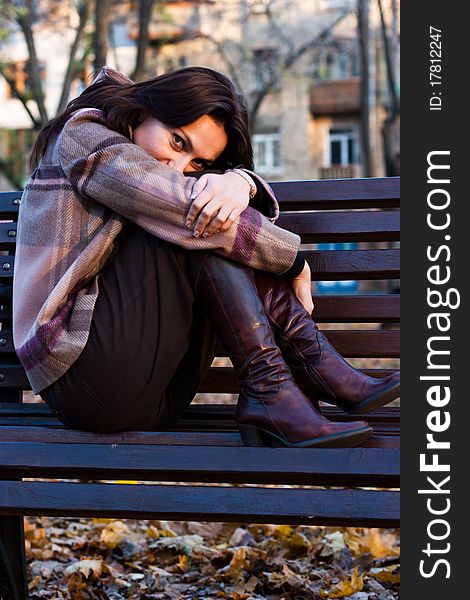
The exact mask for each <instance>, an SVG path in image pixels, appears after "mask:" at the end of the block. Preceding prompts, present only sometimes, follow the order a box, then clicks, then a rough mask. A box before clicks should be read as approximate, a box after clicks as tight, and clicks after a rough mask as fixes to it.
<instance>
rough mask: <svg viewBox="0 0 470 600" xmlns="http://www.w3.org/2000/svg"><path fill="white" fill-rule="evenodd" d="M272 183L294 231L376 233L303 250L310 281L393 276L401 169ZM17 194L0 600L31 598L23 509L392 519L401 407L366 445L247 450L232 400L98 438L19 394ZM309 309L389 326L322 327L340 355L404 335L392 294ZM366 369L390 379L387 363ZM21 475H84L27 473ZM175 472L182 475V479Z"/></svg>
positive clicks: (9, 262)
mask: <svg viewBox="0 0 470 600" xmlns="http://www.w3.org/2000/svg"><path fill="white" fill-rule="evenodd" d="M272 186H273V188H274V191H275V193H276V195H277V196H278V198H279V200H280V204H281V210H282V215H281V217H280V219H279V224H280V225H281V226H283V227H285V228H287V229H290V230H292V231H295V232H297V233H299V234H300V235H301V236H302V240H303V242H304V243H306V244H315V243H318V242H359V243H361V242H382V243H381V244H374V245H373V246H374V247H373V248H371V247H367V245H365V244H362V245H361V244H359V246H358V249H354V250H333V251H325V250H318V249H313V250H308V252H307V257H308V260H309V262H310V266H311V269H312V273H313V276H314V278H315V279H317V280H344V279H348V280H350V279H353V280H355V279H359V280H379V279H384V280H387V279H388V280H394V279H397V278H398V277H399V250H398V249H397V248H396V247H394V246H396V244H394V242H396V241H398V238H399V210H398V208H399V178H389V179H350V180H347V179H345V180H331V181H294V182H278V183H273V184H272ZM20 197H21V194H20V193H16V192H15V193H2V194H0V220H10V222H8V223H6V222H4V223H0V250H2V251H4V252H2V253H0V254H2V256H0V322H1V324H2V329H1V331H0V394H1V398H0V400H1V402H0V515H2V516H0V571H1V573H2V575H1V576H0V585H1V586H2V587H1V588H0V589H1V591H2V592H3V598H4V599H7V598H8V599H9V598H15V599H16V598H21V599H22V600H23V599H24V598H27V591H26V577H25V560H24V537H23V515H51V516H53V515H63V516H69V517H72V516H77V517H78V516H80V517H104V516H106V517H111V518H132V519H138V518H139V519H140V518H141V519H171V520H201V521H230V522H239V523H243V522H248V523H249V522H254V523H256V522H258V523H261V522H265V523H292V524H310V525H318V524H320V525H327V524H328V525H335V524H337V525H343V526H367V527H382V526H383V527H397V526H398V523H399V492H398V491H397V488H398V486H399V408H397V407H384V408H382V409H380V410H377V411H375V412H373V413H371V414H369V415H366V416H365V418H366V419H367V421H368V422H369V423H370V424H371V425H372V426H373V428H374V430H375V435H374V436H373V437H371V438H370V439H368V440H367V441H366V442H364V443H363V445H362V446H361V447H355V448H334V449H333V448H332V449H314V448H309V449H306V448H304V449H297V448H247V447H244V446H243V444H242V441H241V438H240V435H239V433H238V430H237V428H236V425H235V421H234V412H235V410H234V408H235V407H234V405H204V404H197V405H192V406H191V407H190V408H189V410H188V411H187V413H186V414H185V415H184V417H183V418H182V419H181V421H179V422H178V423H177V424H176V425H175V426H174V427H172V428H171V429H168V430H162V431H133V432H127V433H117V434H93V433H88V432H83V431H78V430H69V429H66V428H65V427H64V426H63V425H62V424H61V423H60V422H59V421H58V420H57V419H56V418H55V417H54V415H53V414H52V413H51V411H50V409H49V408H48V406H47V405H45V404H44V403H22V395H23V390H27V389H28V387H29V386H28V381H27V379H26V377H25V374H24V371H23V369H22V368H21V366H20V364H19V362H18V359H17V357H16V354H15V352H14V349H13V344H12V331H11V304H12V289H11V284H12V274H13V264H14V250H15V235H16V223H15V220H16V218H17V213H18V206H19V203H20ZM361 246H362V247H361ZM364 246H366V247H365V248H364ZM5 251H6V252H7V253H8V254H6V253H5ZM315 318H316V320H317V321H318V322H319V323H359V324H361V323H364V324H366V323H368V324H370V323H374V324H382V326H380V325H379V326H377V327H376V328H371V327H370V325H369V326H368V327H367V326H363V328H362V329H361V326H359V329H358V328H357V327H356V328H355V329H353V330H349V331H348V330H341V327H339V328H338V330H334V329H333V330H330V329H328V331H327V336H328V338H329V339H330V340H331V342H332V343H333V344H334V345H335V346H336V347H337V349H338V350H339V351H340V352H341V353H342V354H343V355H345V356H346V357H374V358H397V357H398V356H399V337H398V336H399V332H398V331H397V326H395V325H393V326H391V324H397V323H398V322H399V296H398V295H397V294H396V293H385V294H380V295H376V294H355V295H351V296H342V295H336V296H335V295H321V296H316V297H315ZM384 325H387V326H384ZM368 372H370V373H371V374H373V375H377V376H383V375H385V374H387V373H389V372H390V369H387V368H380V369H372V370H369V371H368ZM200 391H201V392H218V393H236V392H237V383H236V379H235V377H234V372H233V370H232V369H231V368H228V367H213V368H211V370H210V373H209V376H208V378H207V380H206V381H205V382H204V384H203V385H202V387H201V390H200ZM324 413H325V414H326V415H327V416H328V418H331V419H336V420H347V419H349V418H353V417H348V416H347V415H346V414H345V413H343V412H341V411H340V410H339V409H336V408H335V407H332V406H325V408H324ZM361 418H363V417H362V416H361ZM25 477H26V478H45V479H72V480H79V481H23V480H22V478H25ZM102 480H106V481H109V480H114V481H115V480H138V481H145V482H148V483H147V484H137V485H135V484H134V485H125V484H124V485H123V484H118V483H105V482H102ZM150 482H158V483H154V484H151V483H150ZM171 482H173V484H172V485H168V483H171ZM174 482H184V483H185V487H181V486H180V485H178V484H175V483H174ZM159 483H160V484H161V483H166V485H159ZM207 484H225V485H207ZM227 484H236V485H227ZM246 484H250V485H246ZM266 484H269V485H266ZM285 484H288V485H292V486H297V487H292V488H286V487H283V486H285ZM276 486H277V487H276ZM279 486H280V487H279ZM299 486H300V487H299ZM321 486H328V487H329V488H333V489H324V487H321ZM362 488H367V489H362ZM370 488H380V489H370ZM7 557H8V558H9V560H8V558H7ZM15 586H16V592H14V591H13V589H14V587H15Z"/></svg>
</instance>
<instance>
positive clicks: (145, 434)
mask: <svg viewBox="0 0 470 600" xmlns="http://www.w3.org/2000/svg"><path fill="white" fill-rule="evenodd" d="M375 431H376V433H374V435H372V436H371V437H370V438H368V439H367V440H365V441H364V442H363V443H362V444H360V445H359V446H358V447H361V448H389V449H399V448H400V438H399V436H398V435H393V434H390V433H383V432H381V431H380V430H379V428H377V429H376V430H375ZM65 435H66V436H67V442H68V443H75V444H105V443H106V444H122V443H125V444H143V445H151V446H168V445H170V446H230V447H231V446H243V445H244V444H243V442H242V439H241V437H240V434H239V433H238V432H237V431H128V432H125V433H122V432H121V433H91V432H89V431H80V430H76V429H75V430H67V431H66V433H65ZM0 441H2V442H38V441H41V442H46V443H48V444H62V443H64V429H63V428H62V429H59V428H53V427H30V426H26V427H24V426H15V425H11V426H2V427H0Z"/></svg>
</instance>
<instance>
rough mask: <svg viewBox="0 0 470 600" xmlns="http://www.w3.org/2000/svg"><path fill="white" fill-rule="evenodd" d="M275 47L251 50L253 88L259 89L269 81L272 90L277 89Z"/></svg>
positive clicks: (277, 72) (276, 55)
mask: <svg viewBox="0 0 470 600" xmlns="http://www.w3.org/2000/svg"><path fill="white" fill-rule="evenodd" d="M277 62H278V53H277V48H259V49H258V50H254V51H253V67H254V76H255V89H256V90H261V89H263V88H264V87H265V86H266V85H268V84H269V83H271V86H272V88H273V89H274V90H278V89H279V70H278V66H277Z"/></svg>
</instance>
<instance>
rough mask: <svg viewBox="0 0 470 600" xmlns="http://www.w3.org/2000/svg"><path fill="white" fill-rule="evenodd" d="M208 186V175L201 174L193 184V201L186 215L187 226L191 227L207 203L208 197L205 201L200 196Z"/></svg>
mask: <svg viewBox="0 0 470 600" xmlns="http://www.w3.org/2000/svg"><path fill="white" fill-rule="evenodd" d="M206 186H207V175H201V177H200V178H199V179H198V180H197V181H196V183H195V184H194V185H193V191H192V194H191V200H192V202H191V206H190V208H189V211H188V214H187V216H186V225H187V227H191V225H192V224H193V222H194V219H195V218H196V217H197V215H198V214H199V211H200V210H201V208H202V207H203V206H204V205H205V203H206V202H207V201H208V199H206V202H204V199H203V198H201V196H200V195H201V193H202V192H203V190H204V189H205V188H206Z"/></svg>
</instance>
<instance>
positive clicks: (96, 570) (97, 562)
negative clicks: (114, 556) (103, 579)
mask: <svg viewBox="0 0 470 600" xmlns="http://www.w3.org/2000/svg"><path fill="white" fill-rule="evenodd" d="M104 568H106V567H105V565H104V561H103V559H90V558H86V559H83V560H79V561H77V562H75V563H73V564H71V565H70V566H68V567H67V568H66V569H65V571H64V575H67V576H68V575H73V574H74V573H82V574H83V575H85V577H89V576H90V574H91V573H93V576H94V577H100V576H101V574H102V573H103V569H104Z"/></svg>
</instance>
